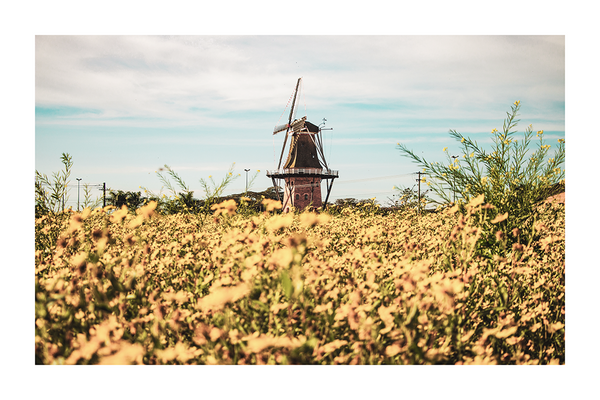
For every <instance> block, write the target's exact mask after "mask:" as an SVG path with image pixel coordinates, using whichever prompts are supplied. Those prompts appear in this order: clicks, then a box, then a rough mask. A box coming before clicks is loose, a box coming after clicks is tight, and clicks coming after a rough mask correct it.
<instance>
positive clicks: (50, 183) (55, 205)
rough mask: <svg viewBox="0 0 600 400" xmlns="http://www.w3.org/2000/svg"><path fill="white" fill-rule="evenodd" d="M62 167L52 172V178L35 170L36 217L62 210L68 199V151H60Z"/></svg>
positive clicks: (70, 160)
mask: <svg viewBox="0 0 600 400" xmlns="http://www.w3.org/2000/svg"><path fill="white" fill-rule="evenodd" d="M60 159H61V162H62V163H63V165H64V169H63V170H62V171H60V172H54V173H53V174H52V179H49V178H48V176H47V175H46V174H42V173H40V172H39V171H38V170H36V171H35V215H36V218H38V217H40V216H41V215H43V214H47V213H57V212H59V211H62V210H63V209H64V207H65V204H66V203H67V201H68V200H69V192H68V190H67V185H68V184H69V177H70V176H71V168H72V167H73V160H72V158H71V156H70V155H69V154H68V153H62V156H61V158H60Z"/></svg>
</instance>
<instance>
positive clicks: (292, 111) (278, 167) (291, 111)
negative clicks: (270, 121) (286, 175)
mask: <svg viewBox="0 0 600 400" xmlns="http://www.w3.org/2000/svg"><path fill="white" fill-rule="evenodd" d="M301 80H302V78H298V82H297V83H296V90H295V92H294V100H292V109H291V110H290V117H289V119H288V123H287V127H286V131H285V139H284V140H283V147H282V148H281V155H280V156H279V165H278V166H277V169H280V168H281V160H282V159H283V152H284V151H285V145H286V143H287V138H288V133H289V131H290V127H291V126H292V118H293V117H294V110H295V108H296V97H297V95H298V88H299V87H300V81H301ZM275 129H277V128H275ZM281 131H283V129H281ZM281 131H278V132H281ZM275 133H276V132H273V134H275Z"/></svg>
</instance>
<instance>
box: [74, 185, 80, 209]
mask: <svg viewBox="0 0 600 400" xmlns="http://www.w3.org/2000/svg"><path fill="white" fill-rule="evenodd" d="M75 179H77V212H79V181H81V178H75Z"/></svg>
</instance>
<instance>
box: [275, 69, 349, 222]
mask: <svg viewBox="0 0 600 400" xmlns="http://www.w3.org/2000/svg"><path fill="white" fill-rule="evenodd" d="M301 80H302V78H299V79H298V83H296V90H295V91H294V99H293V100H292V107H291V110H290V116H289V118H288V123H287V124H284V125H280V126H277V127H275V129H274V130H273V135H275V134H277V133H279V132H283V131H285V137H284V141H283V147H282V149H281V156H280V157H279V165H278V166H277V170H274V171H267V176H268V177H269V178H271V179H272V180H273V186H275V187H281V186H280V184H279V183H280V182H281V180H282V179H283V180H284V181H285V187H284V191H283V207H282V209H283V212H289V211H291V210H292V209H294V208H295V209H298V210H304V209H307V208H308V209H317V208H319V207H322V206H323V201H322V200H321V181H322V180H326V188H327V195H326V197H325V204H327V200H328V199H329V194H330V193H331V188H332V187H333V181H334V179H335V178H337V177H338V171H332V170H330V169H329V167H328V166H327V161H326V160H325V154H324V152H323V141H322V136H321V130H322V128H320V127H319V126H317V125H315V124H312V123H310V122H308V121H307V120H306V116H304V117H302V118H300V119H293V118H294V116H295V112H296V109H297V104H296V103H297V100H298V89H299V87H300V82H301ZM288 138H290V145H289V150H288V156H287V160H286V161H285V163H284V164H283V166H282V165H281V161H282V160H283V154H284V152H285V149H286V144H287V141H288ZM277 193H278V195H279V191H277Z"/></svg>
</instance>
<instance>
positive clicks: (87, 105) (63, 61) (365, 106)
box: [35, 35, 565, 208]
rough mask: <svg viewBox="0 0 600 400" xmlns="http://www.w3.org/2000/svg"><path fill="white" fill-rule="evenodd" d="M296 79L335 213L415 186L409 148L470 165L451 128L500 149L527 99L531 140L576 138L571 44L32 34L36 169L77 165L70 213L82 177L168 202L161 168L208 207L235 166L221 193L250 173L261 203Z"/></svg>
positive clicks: (546, 39) (448, 38) (493, 39)
mask: <svg viewBox="0 0 600 400" xmlns="http://www.w3.org/2000/svg"><path fill="white" fill-rule="evenodd" d="M515 55H518V56H515ZM298 78H302V85H301V93H300V98H299V101H298V111H297V117H300V116H304V115H306V116H307V119H308V120H309V121H311V122H313V123H314V124H317V125H318V124H320V123H322V122H324V121H323V119H326V122H325V127H326V128H332V129H330V130H324V131H323V142H324V147H325V154H326V158H327V163H328V164H329V166H330V168H331V169H334V170H338V171H339V178H338V179H336V180H335V182H334V184H333V189H332V192H331V196H330V199H331V201H335V200H336V199H340V198H356V199H368V198H376V200H377V201H378V203H379V204H382V205H385V204H387V203H388V202H389V199H390V198H392V197H393V195H394V194H397V190H395V189H394V187H397V188H406V187H408V188H412V187H414V188H415V189H417V186H416V178H417V176H416V175H415V172H417V171H419V170H421V168H420V167H419V166H418V165H417V164H415V163H414V162H413V161H411V160H410V159H408V158H407V157H404V156H403V155H402V153H401V152H400V151H399V150H398V148H397V144H398V143H401V144H404V145H406V146H407V147H408V148H409V149H411V150H413V151H414V152H415V153H416V154H418V155H419V156H422V157H425V158H426V159H427V160H428V161H440V162H443V161H445V159H446V157H445V155H444V153H443V152H442V149H443V148H444V147H448V149H449V152H450V154H456V155H461V154H462V153H461V152H459V149H460V147H459V146H458V144H457V143H456V142H455V140H454V139H452V138H451V137H450V136H449V134H448V131H449V130H451V129H454V130H457V131H458V132H460V133H462V134H463V135H465V136H468V137H470V138H472V139H475V140H477V142H478V143H480V144H481V145H482V146H483V147H486V146H489V144H490V137H491V134H490V132H491V131H492V129H494V128H497V129H501V128H502V122H503V120H504V118H505V115H506V112H507V111H510V106H511V105H512V104H513V103H514V102H515V101H517V100H519V101H520V102H521V111H520V119H521V123H520V125H519V127H518V130H519V134H520V135H521V134H522V132H523V131H524V130H525V128H526V127H527V125H529V124H532V125H533V129H534V130H536V131H537V130H544V132H545V137H546V139H547V141H548V142H547V143H548V144H556V142H557V139H559V138H564V137H565V36H564V35H548V36H545V35H510V36H508V35H458V36H453V35H427V36H419V35H310V36H304V35H216V36H210V35H201V36H180V35H175V36H158V35H156V36H155V35H143V36H132V35H124V36H120V35H99V36H94V35H60V36H55V35H36V36H35V169H36V170H38V171H39V172H41V173H45V174H47V175H48V176H50V175H51V174H52V172H56V171H59V170H60V169H62V165H61V162H60V157H61V154H62V153H68V154H70V155H71V156H72V158H73V163H74V166H73V170H72V175H71V185H72V187H73V189H72V191H71V195H70V205H72V206H73V208H76V202H77V181H76V178H81V184H83V183H88V184H92V185H93V184H102V183H106V186H107V187H109V188H111V189H115V190H125V191H139V190H141V189H140V187H142V188H146V189H148V190H150V191H151V192H153V193H165V194H167V195H169V194H170V192H169V191H168V189H167V188H166V187H164V185H163V184H162V182H161V181H160V179H159V177H158V176H157V175H156V171H158V170H159V168H161V167H164V165H168V166H169V167H171V168H172V169H173V170H174V171H175V172H176V173H177V174H178V175H179V176H180V177H181V178H182V179H183V181H184V182H185V183H186V184H187V185H188V186H189V188H190V189H191V190H194V193H195V197H197V198H202V197H203V196H204V192H203V190H202V187H201V186H200V179H207V178H208V177H209V176H210V177H212V178H213V179H215V180H216V181H220V180H221V179H222V178H223V177H225V175H226V174H227V172H228V170H229V168H231V167H232V166H233V172H234V175H236V176H237V175H238V174H239V176H238V177H237V178H236V180H234V182H233V183H232V184H231V185H230V186H229V187H228V188H227V190H226V193H240V192H243V191H244V190H245V186H246V172H245V169H249V170H250V171H249V172H248V178H249V180H252V178H253V177H254V176H255V178H254V180H253V185H252V187H251V190H254V191H262V190H265V189H267V188H268V187H270V186H272V181H271V180H270V179H269V178H268V177H267V176H266V171H267V170H271V169H276V167H277V161H278V158H279V154H280V152H281V148H282V145H283V140H284V136H283V134H278V135H273V134H272V132H273V127H274V126H275V125H278V124H282V123H285V122H287V121H286V120H287V117H288V113H289V108H286V107H288V103H289V100H290V98H291V96H292V94H293V92H294V88H295V85H296V81H297V80H298ZM234 163H235V164H234ZM259 171H260V172H259ZM323 189H324V185H323ZM422 189H423V190H424V187H422ZM323 191H324V192H325V190H323ZM94 193H95V194H96V195H100V194H101V192H100V191H95V192H94ZM323 196H325V195H323Z"/></svg>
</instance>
